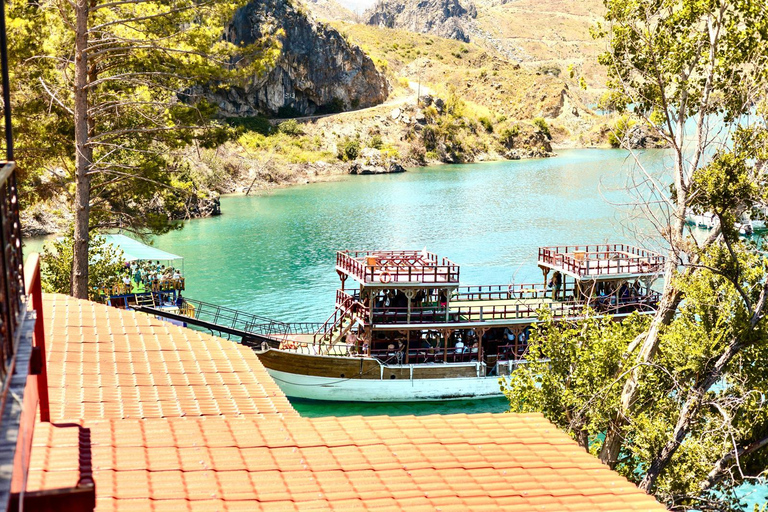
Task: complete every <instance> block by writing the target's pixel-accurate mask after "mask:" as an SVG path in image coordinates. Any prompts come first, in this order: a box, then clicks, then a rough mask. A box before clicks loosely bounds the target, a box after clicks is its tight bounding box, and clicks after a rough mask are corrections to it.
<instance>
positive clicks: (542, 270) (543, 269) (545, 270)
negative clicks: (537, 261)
mask: <svg viewBox="0 0 768 512" xmlns="http://www.w3.org/2000/svg"><path fill="white" fill-rule="evenodd" d="M539 268H540V269H541V273H542V274H543V275H544V290H545V291H544V295H545V296H546V294H547V292H546V289H547V276H548V275H549V268H548V267H543V266H541V265H539Z"/></svg>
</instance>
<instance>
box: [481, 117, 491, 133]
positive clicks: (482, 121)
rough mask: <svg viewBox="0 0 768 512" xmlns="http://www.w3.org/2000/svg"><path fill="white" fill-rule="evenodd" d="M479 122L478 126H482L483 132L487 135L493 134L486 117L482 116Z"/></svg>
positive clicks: (489, 121)
mask: <svg viewBox="0 0 768 512" xmlns="http://www.w3.org/2000/svg"><path fill="white" fill-rule="evenodd" d="M478 121H480V124H482V125H483V128H485V131H486V132H488V133H493V123H492V122H491V120H490V119H488V117H486V116H482V117H480V118H479V119H478Z"/></svg>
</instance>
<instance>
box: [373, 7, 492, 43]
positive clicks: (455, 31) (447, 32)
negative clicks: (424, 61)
mask: <svg viewBox="0 0 768 512" xmlns="http://www.w3.org/2000/svg"><path fill="white" fill-rule="evenodd" d="M476 16H477V10H476V9H475V6H474V5H473V4H472V3H471V2H469V1H468V0H463V4H462V3H461V2H460V1H459V0H418V1H416V0H394V1H387V2H379V3H377V4H376V5H375V6H374V7H373V8H371V9H369V10H368V11H366V12H365V14H364V15H363V18H364V22H365V23H366V24H368V25H373V26H376V27H383V28H399V29H404V30H409V31H411V32H420V33H422V34H434V35H436V36H440V37H446V38H448V39H456V40H459V41H464V42H469V40H470V37H469V31H470V29H469V26H470V24H471V20H472V19H473V18H475V17H476Z"/></svg>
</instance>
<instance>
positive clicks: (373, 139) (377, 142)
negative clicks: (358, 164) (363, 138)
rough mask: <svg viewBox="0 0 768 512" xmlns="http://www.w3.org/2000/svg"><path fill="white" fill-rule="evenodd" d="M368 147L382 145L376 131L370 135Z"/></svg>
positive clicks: (380, 146)
mask: <svg viewBox="0 0 768 512" xmlns="http://www.w3.org/2000/svg"><path fill="white" fill-rule="evenodd" d="M368 147H369V148H373V149H381V148H382V147H384V141H383V140H382V139H381V135H379V134H378V133H377V134H376V135H374V136H373V137H371V139H370V140H369V141H368Z"/></svg>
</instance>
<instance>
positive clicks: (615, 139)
mask: <svg viewBox="0 0 768 512" xmlns="http://www.w3.org/2000/svg"><path fill="white" fill-rule="evenodd" d="M636 124H637V120H635V119H633V118H631V117H630V116H629V115H627V114H624V115H623V116H621V117H620V118H619V119H617V120H616V123H614V125H613V128H612V129H611V131H610V132H608V143H609V144H610V145H611V146H612V147H614V148H619V147H621V144H622V141H623V140H624V137H625V136H626V135H627V131H629V129H630V128H632V127H633V126H635V125H636Z"/></svg>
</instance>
